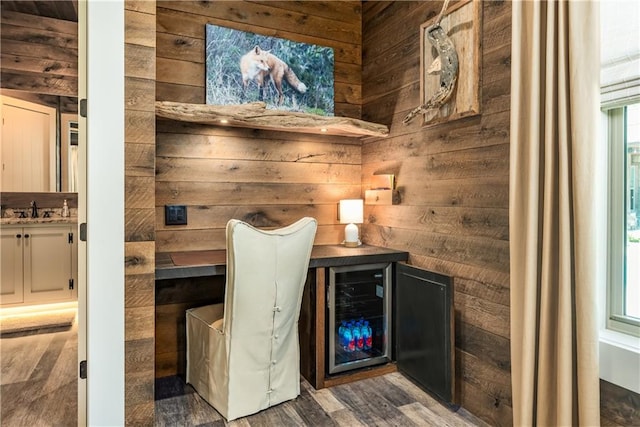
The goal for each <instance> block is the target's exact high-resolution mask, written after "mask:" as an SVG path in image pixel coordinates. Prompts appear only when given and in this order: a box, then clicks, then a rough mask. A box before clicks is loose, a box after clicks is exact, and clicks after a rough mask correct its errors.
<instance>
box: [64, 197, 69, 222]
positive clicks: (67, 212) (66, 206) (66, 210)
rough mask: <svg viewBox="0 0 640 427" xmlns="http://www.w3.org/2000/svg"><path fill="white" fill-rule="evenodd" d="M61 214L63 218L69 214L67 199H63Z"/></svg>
mask: <svg viewBox="0 0 640 427" xmlns="http://www.w3.org/2000/svg"><path fill="white" fill-rule="evenodd" d="M62 216H63V217H65V218H66V217H68V216H69V205H67V199H64V203H63V204H62Z"/></svg>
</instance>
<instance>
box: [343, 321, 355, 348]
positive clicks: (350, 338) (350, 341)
mask: <svg viewBox="0 0 640 427" xmlns="http://www.w3.org/2000/svg"><path fill="white" fill-rule="evenodd" d="M344 335H345V340H346V341H347V351H348V352H352V351H355V350H356V341H355V339H354V338H355V337H354V335H355V325H354V323H353V320H352V321H351V322H349V324H348V325H347V329H346V330H345V334H344Z"/></svg>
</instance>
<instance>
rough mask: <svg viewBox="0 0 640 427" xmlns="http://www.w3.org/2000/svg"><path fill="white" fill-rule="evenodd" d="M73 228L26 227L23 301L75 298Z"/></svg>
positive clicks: (67, 299) (66, 226)
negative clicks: (71, 281) (72, 280)
mask: <svg viewBox="0 0 640 427" xmlns="http://www.w3.org/2000/svg"><path fill="white" fill-rule="evenodd" d="M70 230H71V227H69V226H68V225H59V226H58V225H47V226H43V227H25V228H24V237H23V241H24V300H25V302H30V303H46V302H51V301H69V300H71V298H72V297H73V289H72V287H71V286H70V283H69V282H70V280H71V279H73V273H72V271H71V267H72V256H71V250H72V247H73V246H72V243H71V241H70V240H69V232H70Z"/></svg>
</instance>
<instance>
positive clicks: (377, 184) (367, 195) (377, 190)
mask: <svg viewBox="0 0 640 427" xmlns="http://www.w3.org/2000/svg"><path fill="white" fill-rule="evenodd" d="M395 178H396V177H395V175H394V174H390V173H375V174H373V177H372V178H371V189H370V190H365V192H364V200H365V204H367V205H398V204H400V193H399V192H398V190H396V179H395Z"/></svg>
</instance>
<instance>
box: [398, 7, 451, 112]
mask: <svg viewBox="0 0 640 427" xmlns="http://www.w3.org/2000/svg"><path fill="white" fill-rule="evenodd" d="M448 4H449V0H446V1H445V2H444V4H443V5H442V10H441V11H440V14H439V15H438V18H437V19H436V21H435V22H434V23H433V24H432V25H430V26H429V27H427V29H426V31H425V32H426V34H427V39H428V40H429V43H431V45H432V46H433V47H434V48H435V49H436V51H437V52H438V56H437V57H436V59H435V60H434V61H433V62H432V63H431V65H430V66H429V68H428V69H427V73H429V74H440V87H439V89H438V91H437V92H436V93H434V94H433V96H432V97H431V98H430V99H429V100H428V101H427V102H425V103H424V104H422V105H420V106H419V107H416V108H414V109H413V110H411V112H410V113H409V114H407V115H406V116H405V118H404V120H402V123H403V124H405V125H407V124H409V122H410V121H411V120H413V118H414V117H415V116H417V115H418V114H420V113H426V112H427V111H430V110H436V109H438V108H440V107H442V106H443V105H444V103H445V102H447V101H448V100H449V98H450V97H451V94H453V89H454V88H455V86H456V80H457V79H458V68H459V63H458V54H457V53H456V48H455V46H454V45H453V42H452V41H451V39H450V38H449V37H448V36H447V33H446V32H445V31H444V29H443V28H442V27H441V26H440V21H442V17H443V16H444V12H445V10H447V6H448Z"/></svg>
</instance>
